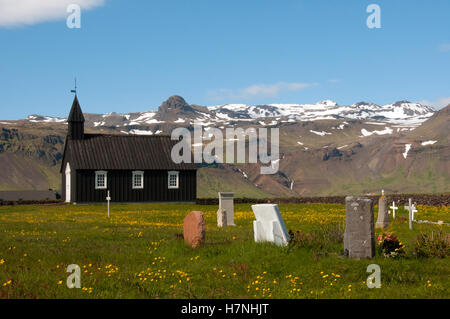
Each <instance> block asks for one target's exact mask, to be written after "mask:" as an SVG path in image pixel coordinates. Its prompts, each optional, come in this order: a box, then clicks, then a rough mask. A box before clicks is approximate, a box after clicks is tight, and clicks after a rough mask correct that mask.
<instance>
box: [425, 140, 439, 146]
mask: <svg viewBox="0 0 450 319" xmlns="http://www.w3.org/2000/svg"><path fill="white" fill-rule="evenodd" d="M436 143H437V141H426V142H422V146H427V145H433V144H436Z"/></svg>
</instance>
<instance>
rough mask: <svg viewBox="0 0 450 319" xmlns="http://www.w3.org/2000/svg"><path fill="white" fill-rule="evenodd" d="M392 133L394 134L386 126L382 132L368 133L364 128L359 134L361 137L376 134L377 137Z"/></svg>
mask: <svg viewBox="0 0 450 319" xmlns="http://www.w3.org/2000/svg"><path fill="white" fill-rule="evenodd" d="M392 132H394V130H393V129H391V128H390V127H387V126H386V127H385V129H384V130H382V131H372V132H369V131H368V130H366V129H365V128H363V129H362V130H361V134H362V136H361V137H366V136H371V135H373V134H377V135H386V134H392Z"/></svg>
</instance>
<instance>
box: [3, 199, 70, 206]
mask: <svg viewBox="0 0 450 319" xmlns="http://www.w3.org/2000/svg"><path fill="white" fill-rule="evenodd" d="M63 203H64V202H63V201H60V200H24V201H12V200H0V206H14V205H48V204H63Z"/></svg>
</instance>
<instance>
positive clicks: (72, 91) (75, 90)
mask: <svg viewBox="0 0 450 319" xmlns="http://www.w3.org/2000/svg"><path fill="white" fill-rule="evenodd" d="M70 93H75V95H77V78H75V89H74V90H70Z"/></svg>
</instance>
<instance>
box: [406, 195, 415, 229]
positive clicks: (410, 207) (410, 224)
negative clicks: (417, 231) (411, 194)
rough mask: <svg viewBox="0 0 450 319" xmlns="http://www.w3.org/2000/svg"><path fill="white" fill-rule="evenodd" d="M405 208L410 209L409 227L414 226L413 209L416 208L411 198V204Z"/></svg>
mask: <svg viewBox="0 0 450 319" xmlns="http://www.w3.org/2000/svg"><path fill="white" fill-rule="evenodd" d="M405 209H406V210H407V211H409V229H413V228H412V222H413V210H414V209H415V207H414V205H413V204H412V200H411V198H410V199H409V206H405Z"/></svg>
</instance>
